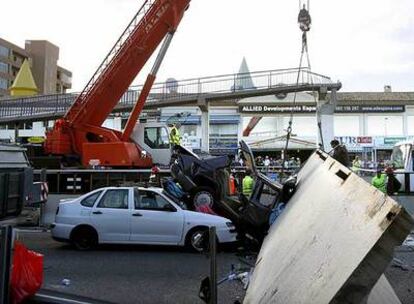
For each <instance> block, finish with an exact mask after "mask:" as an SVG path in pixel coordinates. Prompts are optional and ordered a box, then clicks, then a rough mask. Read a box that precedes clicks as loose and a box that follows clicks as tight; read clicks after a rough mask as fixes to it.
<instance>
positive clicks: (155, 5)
mask: <svg viewBox="0 0 414 304" xmlns="http://www.w3.org/2000/svg"><path fill="white" fill-rule="evenodd" d="M189 3H190V0H155V1H152V0H145V2H144V4H143V5H142V6H141V8H140V9H139V11H138V12H137V14H136V15H135V16H134V18H133V19H132V21H131V22H130V23H129V25H128V26H127V28H126V29H125V31H124V32H123V33H122V35H121V36H120V37H119V39H118V41H117V42H116V43H115V45H114V46H113V48H112V49H111V51H110V52H109V53H108V55H107V56H106V58H105V59H104V60H103V62H102V64H101V65H100V66H99V67H98V69H97V70H96V72H95V74H94V75H93V76H92V78H91V79H90V81H89V82H88V84H87V85H86V86H85V88H84V89H83V91H82V92H81V93H80V94H79V95H78V97H77V98H76V100H75V102H74V103H73V105H72V106H71V107H70V108H69V110H68V111H67V112H66V114H65V115H64V117H63V118H61V119H59V120H57V121H56V122H55V125H54V127H53V129H51V130H49V131H48V132H47V133H46V141H45V144H44V150H45V152H46V153H47V154H49V155H57V156H59V155H60V156H64V155H66V156H68V155H76V156H77V157H78V158H79V159H80V160H81V163H82V165H83V166H88V165H89V164H90V163H91V162H96V161H99V163H100V164H101V165H103V166H110V167H120V168H122V167H124V168H130V167H139V168H146V167H151V166H152V164H153V163H168V161H169V157H170V145H169V142H168V129H167V127H166V126H165V125H163V124H160V123H152V124H149V125H142V124H137V119H138V118H139V115H140V113H141V112H142V109H143V107H144V104H145V101H146V99H147V97H148V95H149V92H150V90H151V87H152V85H153V84H154V81H155V78H156V74H157V71H158V70H159V68H160V65H161V62H162V61H163V58H164V56H165V54H166V52H167V50H168V47H169V46H170V43H171V40H172V38H173V36H174V33H175V31H176V29H177V27H178V25H179V24H180V21H181V20H182V18H183V15H184V12H185V11H186V10H187V8H188V6H189ZM161 43H162V45H161V47H160V50H159V53H158V56H157V57H156V60H155V63H154V65H153V67H152V70H151V72H150V73H149V75H148V76H147V79H146V81H145V84H144V86H143V88H142V90H141V92H140V95H139V97H138V100H137V102H136V104H135V106H134V108H133V110H132V112H131V113H130V117H129V119H128V121H127V124H126V126H125V128H124V130H123V132H120V131H115V130H112V129H109V128H105V127H103V126H102V124H103V122H104V121H105V119H106V118H107V117H108V115H109V114H110V113H111V112H112V110H113V109H114V107H115V106H116V104H117V103H118V101H119V100H120V98H121V96H122V95H123V94H124V92H125V91H126V90H127V89H128V87H129V86H130V84H131V83H132V81H133V80H134V79H135V77H136V76H137V75H138V73H139V72H140V71H141V70H142V68H143V67H144V65H145V63H146V62H147V61H148V60H149V58H150V57H151V55H152V54H153V53H154V52H155V50H156V49H157V47H158V46H159V45H160V44H161Z"/></svg>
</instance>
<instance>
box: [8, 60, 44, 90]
mask: <svg viewBox="0 0 414 304" xmlns="http://www.w3.org/2000/svg"><path fill="white" fill-rule="evenodd" d="M9 90H10V95H11V96H31V95H36V94H37V93H38V89H37V86H36V83H35V81H34V79H33V75H32V71H31V70H30V66H29V61H28V60H27V59H26V60H25V61H24V62H23V64H22V66H21V67H20V70H19V73H17V76H16V78H15V79H14V82H13V85H12V86H11V87H10V89H9Z"/></svg>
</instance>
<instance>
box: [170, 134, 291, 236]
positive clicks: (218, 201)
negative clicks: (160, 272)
mask: <svg viewBox="0 0 414 304" xmlns="http://www.w3.org/2000/svg"><path fill="white" fill-rule="evenodd" d="M239 148H240V154H241V155H242V157H243V158H244V163H245V164H246V169H248V170H250V171H251V172H252V175H253V178H254V186H253V191H252V193H251V195H250V196H249V197H247V196H245V195H243V194H242V193H238V195H236V196H235V195H230V193H229V179H230V165H231V159H230V157H228V156H216V157H213V156H204V157H201V156H198V155H196V154H195V153H193V152H192V151H189V150H187V149H186V148H184V147H181V146H178V147H176V149H175V155H174V161H173V162H172V164H171V176H172V178H173V181H174V182H175V183H177V184H178V185H179V186H180V188H181V189H182V193H183V194H182V197H181V199H182V200H183V201H184V202H185V203H186V205H187V206H188V208H189V209H191V210H197V211H201V212H207V213H210V212H214V213H216V214H219V215H221V216H224V217H226V218H228V219H230V220H231V221H232V222H233V223H234V224H235V226H236V228H237V231H238V233H239V236H240V237H241V238H243V239H244V240H245V239H246V238H247V239H250V240H253V241H255V242H257V243H258V244H261V242H262V241H263V239H264V237H265V236H266V234H267V231H268V229H269V217H270V215H271V213H272V210H274V208H276V207H277V206H278V205H279V204H281V203H287V201H288V200H289V198H290V196H292V194H293V192H294V189H295V184H296V183H295V180H294V179H293V180H292V179H290V180H289V181H288V182H287V183H284V184H281V183H279V182H276V181H273V180H271V179H269V178H268V177H267V176H266V175H264V174H262V173H261V172H260V171H259V170H258V169H257V168H256V165H255V163H254V156H253V153H252V151H251V149H250V147H249V146H248V145H247V144H246V143H245V142H244V141H240V145H239ZM173 188H174V187H173V186H172V187H171V184H170V185H169V187H166V183H164V189H166V191H167V192H169V193H170V194H172V195H176V193H174V190H173ZM176 196H177V195H176ZM178 196H179V195H178Z"/></svg>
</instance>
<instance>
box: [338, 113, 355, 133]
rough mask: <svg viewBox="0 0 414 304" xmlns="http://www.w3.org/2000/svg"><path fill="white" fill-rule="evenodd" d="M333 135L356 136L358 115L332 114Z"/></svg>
mask: <svg viewBox="0 0 414 304" xmlns="http://www.w3.org/2000/svg"><path fill="white" fill-rule="evenodd" d="M334 134H335V136H358V135H360V132H359V116H345V115H344V116H339V115H335V116H334Z"/></svg>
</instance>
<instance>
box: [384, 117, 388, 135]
mask: <svg viewBox="0 0 414 304" xmlns="http://www.w3.org/2000/svg"><path fill="white" fill-rule="evenodd" d="M387 123H388V117H385V118H384V133H385V134H384V135H385V137H387Z"/></svg>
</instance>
